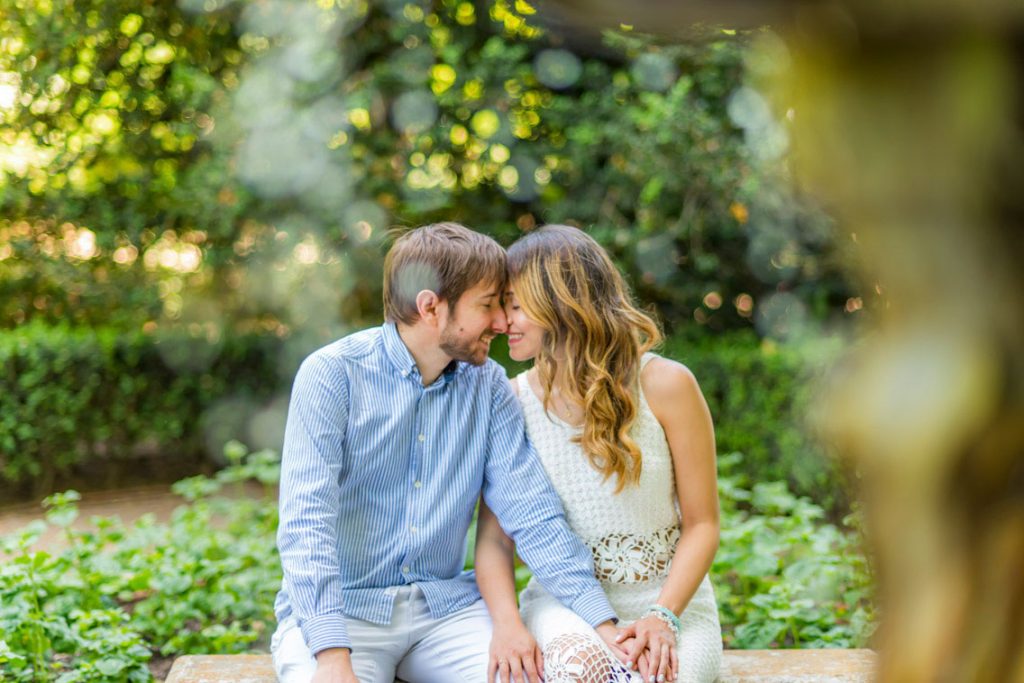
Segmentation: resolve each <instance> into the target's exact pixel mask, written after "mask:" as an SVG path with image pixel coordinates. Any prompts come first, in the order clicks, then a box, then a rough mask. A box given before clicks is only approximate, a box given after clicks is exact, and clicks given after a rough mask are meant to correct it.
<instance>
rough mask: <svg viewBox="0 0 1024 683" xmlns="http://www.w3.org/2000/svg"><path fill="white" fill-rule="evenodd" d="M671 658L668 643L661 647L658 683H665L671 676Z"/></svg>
mask: <svg viewBox="0 0 1024 683" xmlns="http://www.w3.org/2000/svg"><path fill="white" fill-rule="evenodd" d="M670 662H671V657H670V655H669V646H668V643H665V644H664V645H662V646H661V663H660V664H659V665H658V683H664V682H665V680H666V679H667V678H668V675H669V668H670V667H669V664H670Z"/></svg>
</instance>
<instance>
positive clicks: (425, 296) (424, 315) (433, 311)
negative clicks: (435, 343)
mask: <svg viewBox="0 0 1024 683" xmlns="http://www.w3.org/2000/svg"><path fill="white" fill-rule="evenodd" d="M440 306H441V300H440V299H439V298H438V296H437V294H436V293H435V292H432V291H430V290H429V289H422V290H420V292H419V294H417V295H416V313H417V314H418V315H419V319H420V320H423V321H425V322H428V323H430V324H432V325H436V324H437V319H438V308H439V307H440Z"/></svg>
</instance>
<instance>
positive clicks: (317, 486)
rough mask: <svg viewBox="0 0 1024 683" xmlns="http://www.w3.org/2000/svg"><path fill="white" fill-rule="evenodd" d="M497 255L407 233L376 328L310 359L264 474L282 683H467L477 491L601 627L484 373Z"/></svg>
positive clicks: (603, 607) (465, 233)
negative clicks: (470, 553) (277, 571)
mask: <svg viewBox="0 0 1024 683" xmlns="http://www.w3.org/2000/svg"><path fill="white" fill-rule="evenodd" d="M504 280H505V252H504V250H503V249H502V248H501V247H500V246H499V245H498V244H497V243H496V242H494V240H492V239H490V238H488V237H485V236H484V235H480V234H479V233H476V232H473V231H471V230H469V229H467V228H465V227H463V226H461V225H457V224H454V223H442V224H436V225H428V226H425V227H421V228H418V229H416V230H413V231H411V232H409V233H406V234H405V235H403V236H402V237H401V238H399V239H398V240H397V241H396V242H395V244H394V246H393V247H392V248H391V250H390V251H389V253H388V255H387V258H386V259H385V263H384V309H385V318H386V320H387V322H385V324H384V325H383V326H382V327H379V328H374V329H370V330H364V331H362V332H358V333H356V334H353V335H350V336H348V337H345V338H343V339H341V340H339V341H336V342H334V343H333V344H330V345H328V346H326V347H324V348H322V349H320V350H318V351H316V352H314V353H313V354H312V355H310V356H309V357H308V358H307V359H306V360H305V361H304V362H303V364H302V366H301V367H300V369H299V372H298V374H297V375H296V378H295V384H294V387H293V390H292V398H291V405H290V408H289V413H288V424H287V428H286V431H285V443H284V451H283V460H282V472H281V497H280V506H281V522H280V527H279V531H278V548H279V549H280V554H281V564H282V566H283V568H284V580H283V582H282V588H281V591H280V593H279V594H278V597H277V602H276V605H275V612H276V614H277V618H278V621H279V625H278V629H277V632H276V633H275V634H274V638H273V641H272V643H271V649H272V651H273V654H274V666H275V669H276V671H277V674H278V677H279V678H280V679H281V680H282V681H286V682H287V683H292V682H293V681H302V682H303V683H306V682H307V681H310V680H314V681H316V682H317V683H320V682H321V681H324V682H326V681H331V682H334V681H340V682H344V683H350V682H352V681H359V682H360V683H392V681H393V680H394V678H395V676H396V674H397V675H398V676H399V677H400V678H402V679H404V680H408V681H411V682H412V683H421V682H424V683H434V682H436V683H460V682H462V683H482V682H483V681H484V680H486V677H487V664H488V647H489V643H490V636H491V621H490V618H489V616H488V614H487V609H486V607H485V606H484V604H483V601H482V600H481V599H480V595H479V592H478V591H477V588H476V584H475V581H474V579H473V576H472V575H471V574H469V573H465V572H463V571H462V567H463V565H464V561H465V543H466V532H467V530H468V527H469V524H470V521H471V519H472V516H473V509H474V506H475V504H476V501H477V498H478V497H479V495H480V491H481V489H482V490H483V496H484V499H485V500H486V501H487V503H488V505H489V506H490V508H491V510H493V511H494V512H495V514H496V515H497V517H498V520H499V521H500V523H501V526H502V528H503V529H504V530H505V531H506V532H507V533H509V535H511V536H512V537H513V539H514V541H515V543H516V548H517V549H518V551H519V554H520V556H521V557H522V558H523V559H524V560H525V561H526V563H527V564H528V565H529V566H530V567H531V569H532V570H533V571H534V573H535V574H536V575H537V576H538V578H539V579H540V580H541V581H542V583H543V584H544V585H545V587H546V588H548V590H549V591H550V592H551V593H552V594H554V595H555V596H557V597H558V598H559V599H560V600H562V601H563V602H564V603H565V604H566V605H567V606H568V607H570V608H571V609H573V610H574V611H575V612H577V613H578V614H579V615H580V616H581V617H583V618H584V619H586V620H587V621H588V622H589V623H590V624H592V625H594V626H597V625H598V624H601V623H604V622H606V621H608V620H613V619H614V616H615V615H614V611H613V610H612V608H611V606H610V605H609V603H608V601H607V599H606V598H605V596H604V592H603V591H602V590H601V587H600V585H599V584H598V583H597V581H596V580H595V579H594V577H593V571H592V560H591V555H590V552H589V551H588V550H587V548H586V547H585V546H584V545H583V544H582V543H581V542H580V541H579V540H578V539H577V538H576V537H575V536H574V535H573V534H572V532H571V531H570V530H569V528H568V526H567V525H566V523H565V519H564V515H563V512H562V508H561V505H560V503H559V501H558V498H557V496H556V494H555V493H554V491H553V490H552V488H551V485H550V483H549V482H548V480H547V478H546V475H545V474H544V470H543V468H542V466H541V465H540V462H539V461H538V460H537V457H536V454H535V453H534V451H533V449H532V447H531V446H530V445H529V443H528V441H527V440H526V436H525V431H524V424H523V418H522V415H521V413H520V411H519V407H518V404H517V402H516V400H515V397H514V396H513V394H512V390H511V388H510V386H509V383H508V381H507V380H506V378H505V374H504V372H503V371H502V369H501V367H500V366H499V365H498V364H497V363H495V362H494V361H491V360H489V359H488V357H487V352H488V350H489V348H490V342H491V340H492V339H493V338H494V337H495V335H497V334H500V333H502V332H503V331H504V330H505V325H506V321H505V316H504V313H503V311H502V307H501V301H500V293H501V291H502V285H503V283H504Z"/></svg>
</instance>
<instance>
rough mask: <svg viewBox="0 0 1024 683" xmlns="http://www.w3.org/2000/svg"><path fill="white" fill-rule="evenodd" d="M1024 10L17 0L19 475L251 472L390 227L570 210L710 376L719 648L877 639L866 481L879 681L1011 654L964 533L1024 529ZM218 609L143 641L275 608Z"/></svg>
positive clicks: (1009, 536)
mask: <svg viewBox="0 0 1024 683" xmlns="http://www.w3.org/2000/svg"><path fill="white" fill-rule="evenodd" d="M1020 21H1021V11H1020V7H1015V6H1014V5H1013V3H1002V2H993V3H983V4H982V5H979V6H977V7H975V6H974V5H972V4H967V3H958V2H948V3H940V4H939V5H937V6H935V7H934V8H932V7H929V8H928V10H927V11H925V10H924V9H923V8H919V7H917V5H915V4H911V5H907V6H906V7H903V6H901V7H899V8H896V7H893V8H888V7H886V6H882V4H879V3H873V2H868V1H866V0H865V1H864V2H854V1H850V2H846V3H832V4H827V5H826V4H822V5H816V6H814V7H809V6H807V7H804V6H800V7H798V6H797V5H796V4H791V3H786V2H778V3H763V4H748V3H743V2H735V3H727V4H726V5H723V6H722V7H717V6H711V5H707V6H705V5H702V4H692V5H691V4H687V3H644V2H639V3H636V4H635V6H631V5H629V4H628V3H621V4H620V3H605V2H588V1H586V0H579V1H563V2H551V3H546V4H531V3H528V2H525V1H524V0H514V1H509V0H475V1H468V0H466V1H459V0H436V1H435V2H407V1H406V0H397V1H396V0H373V1H369V0H363V1H352V2H349V1H347V0H336V1H329V0H319V1H318V2H305V1H298V0H257V1H253V2H232V1H227V0H203V1H200V0H181V1H180V2H177V3H175V2H170V1H164V2H157V3H138V2H129V1H127V0H123V1H116V2H100V1H98V0H93V1H92V2H76V3H70V2H52V1H41V0H31V1H30V0H7V2H6V4H5V6H4V7H3V10H2V11H0V206H2V211H0V372H2V375H0V492H2V495H3V497H4V501H5V502H15V501H28V500H35V499H38V498H39V497H41V496H43V495H46V494H49V493H52V492H53V491H56V490H61V489H65V488H68V487H72V486H74V487H76V488H79V489H86V490H89V489H99V488H109V487H117V486H125V485H129V484H133V483H137V482H139V481H162V482H170V481H172V480H174V479H177V478H179V477H182V476H186V475H191V474H196V473H200V472H202V473H206V474H210V473H211V472H213V471H214V470H215V469H216V468H220V467H223V466H224V465H228V464H231V467H229V468H228V469H227V470H222V474H223V473H224V472H236V470H234V469H232V467H237V466H238V462H239V459H241V458H242V455H239V454H240V453H244V452H246V451H247V450H251V451H260V450H261V449H269V451H277V450H278V449H279V448H280V445H281V438H282V429H283V424H284V419H285V411H286V407H287V396H288V391H289V386H290V381H291V378H292V377H293V375H294V371H295V369H296V367H297V365H298V363H299V362H300V360H301V359H302V358H303V357H304V356H305V355H306V354H307V353H309V352H310V351H311V350H312V349H314V348H317V347H318V346H321V345H323V344H325V343H327V342H329V341H331V340H333V339H335V338H337V337H339V336H341V335H344V334H346V333H348V332H351V331H354V330H357V329H360V328H363V327H366V326H370V325H375V324H379V322H380V320H381V267H382V262H383V254H384V253H385V251H386V248H387V244H388V240H389V238H390V236H391V235H393V233H394V229H396V228H399V229H400V228H404V227H411V226H416V225H420V224H423V223H427V222H432V221H437V220H455V221H460V222H463V223H465V224H466V225H468V226H470V227H472V228H474V229H477V230H480V231H482V232H485V233H488V234H490V235H492V236H494V237H495V239H497V240H498V241H499V242H501V243H502V244H505V245H508V244H510V243H511V242H512V241H514V240H515V239H516V237H518V236H519V235H522V234H524V233H526V232H528V231H530V230H532V229H534V228H535V227H537V226H539V225H542V224H544V223H555V222H564V223H570V224H573V225H578V226H580V227H581V228H583V229H584V230H586V231H587V232H589V233H590V234H591V235H593V236H594V237H595V238H596V239H597V240H598V241H599V242H600V243H601V244H602V245H603V246H604V247H605V248H606V249H607V250H608V251H609V253H610V254H611V255H612V257H613V258H614V260H615V262H616V263H617V265H618V266H619V267H620V269H621V270H622V271H623V273H624V274H625V275H626V276H627V279H628V280H629V282H630V283H631V285H632V287H633V289H634V291H635V293H636V294H637V297H638V299H639V300H640V301H641V302H642V303H643V304H644V305H645V306H647V307H649V308H651V309H652V310H653V311H654V312H655V313H656V314H657V317H658V319H659V320H660V321H661V323H662V325H663V326H664V328H665V330H666V333H667V342H666V345H665V347H664V349H663V352H664V353H665V354H666V355H669V356H671V357H673V358H676V359H678V360H680V361H682V362H684V363H686V364H687V365H689V366H690V367H691V368H692V369H693V370H694V372H695V373H696V375H697V378H698V380H699V381H700V382H701V385H702V387H703V390H704V392H705V394H706V395H707V397H708V400H709V403H710V405H711V408H712V412H713V414H714V416H715V420H716V427H717V437H718V445H719V453H720V477H721V480H722V498H723V510H724V513H725V517H724V519H725V520H726V522H727V524H726V525H724V526H723V543H722V551H721V552H720V553H719V558H718V560H716V568H715V572H716V578H717V579H718V581H719V582H718V584H717V585H718V586H719V596H720V604H722V605H723V625H724V627H725V633H726V640H727V642H726V644H727V646H730V647H769V646H770V647H778V646H786V647H791V646H805V645H808V644H810V645H812V646H815V647H820V646H829V645H831V646H836V645H838V646H845V647H849V646H864V645H866V644H868V642H869V640H868V639H869V637H870V635H871V633H872V631H873V630H874V621H875V619H874V612H873V607H872V601H871V598H870V585H871V584H872V580H873V576H872V574H871V572H870V571H869V567H868V565H867V564H866V563H865V554H864V553H863V551H862V547H861V541H860V539H861V536H860V533H861V521H862V514H864V516H865V517H866V519H867V522H868V527H869V531H870V528H871V527H872V526H873V527H874V529H875V534H873V535H871V534H869V539H870V540H871V542H872V545H873V547H874V548H875V550H876V553H877V554H876V560H877V571H878V574H877V577H878V578H879V579H880V584H881V589H882V590H881V602H882V603H883V604H885V605H888V610H887V611H886V613H887V614H888V615H889V622H888V623H889V624H890V627H889V629H888V631H886V630H885V629H884V628H883V630H882V632H881V634H882V638H881V639H880V640H878V641H876V642H875V644H876V646H877V645H879V644H884V643H889V644H890V647H889V649H886V648H884V647H881V651H882V653H883V656H884V657H883V671H884V672H887V676H888V677H889V679H890V680H936V675H938V674H936V672H947V673H946V675H948V676H949V677H948V680H994V681H1003V680H1018V679H1020V678H1021V677H1024V663H1022V662H1024V658H1021V656H1020V655H1019V654H1018V655H1016V656H1010V655H1008V654H1007V653H1008V652H1010V651H1012V649H1013V646H1014V644H1017V645H1019V644H1020V638H1021V635H1020V634H1021V633H1024V628H1016V627H1015V626H1014V625H1016V626H1021V624H1020V622H1021V620H1022V619H1024V616H1022V615H1024V609H1020V605H1022V604H1024V594H1022V593H1021V589H1020V586H1019V585H1017V584H1019V581H1017V582H1016V584H1015V583H1014V581H1013V580H1011V579H1007V578H1006V576H1012V572H1011V574H1008V575H1006V576H1004V575H1003V574H999V575H998V576H997V575H994V574H990V573H986V571H987V570H985V569H984V568H981V567H979V566H978V562H980V563H981V564H982V565H984V566H986V567H988V566H993V567H994V566H996V565H998V566H1004V567H1011V568H1021V567H1024V548H1022V543H1024V541H1021V539H1024V532H1021V533H1019V534H1018V533H1017V532H1018V531H1021V530H1024V522H1022V521H1021V520H1024V514H1022V513H1021V507H1022V506H1021V503H1020V500H1021V493H1020V492H1021V490H1022V488H1021V468H1020V462H1021V458H1020V453H1021V443H1022V437H1021V428H1020V426H1019V425H1020V424H1022V422H1021V421H1020V420H1019V419H1018V418H1019V416H1020V414H1021V413H1020V405H1021V397H1020V386H1021V384H1022V383H1021V382H1020V381H1019V380H1020V377H1021V365H1020V362H1019V360H1013V358H1014V357H1015V355H1019V354H1016V350H1017V349H1019V342H1020V341H1021V332H1022V325H1021V320H1020V312H1021V310H1024V307H1021V306H1020V302H1019V298H1020V297H1019V294H1018V292H1019V289H1020V288H1019V285H1020V284H1021V283H1020V275H1019V272H1020V268H1019V264H1020V261H1021V258H1020V257H1021V256H1022V255H1021V253H1020V251H1019V244H1020V243H1021V242H1020V241H1019V240H1017V239H1013V238H1012V235H1014V234H1016V233H1017V232H1019V223H1020V217H1021V215H1022V214H1021V211H1020V201H1019V197H1020V196H1024V195H1022V194H1021V193H1020V192H1019V190H1020V181H1021V178H1022V177H1024V175H1022V174H1021V172H1020V169H1021V162H1020V159H1021V158H1024V135H1022V134H1021V128H1022V126H1021V121H1022V116H1021V109H1022V107H1021V95H1020V92H1021V90H1020V86H1021V80H1022V79H1021V72H1020V69H1021V67H1020V64H1021V63H1024V60H1021V59H1020V56H1021V55H1020V47H1019V46H1020V44H1022V43H1021V41H1020ZM1015 198H1016V199H1015ZM1003 294H1005V295H1006V301H1005V302H1003V298H1002V297H1003ZM494 351H495V356H496V357H497V358H498V359H499V360H500V361H502V362H505V363H506V365H507V366H508V367H509V369H510V371H511V370H514V369H515V366H514V364H511V363H507V358H506V357H505V350H504V344H503V343H502V342H501V341H500V340H499V341H498V342H496V343H495V349H494ZM1014 416H1016V418H1014ZM1015 425H1016V426H1015ZM228 443H230V444H234V445H233V446H230V447H229V448H228V450H227V451H225V444H228ZM232 449H234V450H232ZM239 449H241V450H239ZM226 453H235V456H232V457H229V455H226ZM261 457H263V456H261ZM267 457H269V456H267ZM261 462H262V461H261ZM252 467H255V465H253V466H252ZM252 471H255V470H247V472H249V474H252ZM260 471H262V470H260ZM219 476H220V475H219ZM223 476H236V475H234V474H231V475H223ZM237 476H242V475H237ZM245 476H249V475H245ZM261 476H263V475H261ZM261 480H265V481H270V480H272V476H271V475H266V476H264V478H263V479H261ZM191 486H192V489H189V490H191V491H193V493H195V492H196V491H200V490H205V489H203V487H202V486H201V485H199V484H194V483H193V484H192V485H191ZM197 495H198V494H197ZM858 497H859V498H860V499H861V501H863V503H864V507H863V509H862V508H861V506H860V505H859V504H858V502H857V498H858ZM61 501H62V502H61V503H60V504H61V505H70V504H72V503H73V501H70V500H64V499H61ZM985 501H990V502H991V504H986V503H985ZM901 522H903V524H901ZM268 524H270V525H271V526H272V521H269V522H268ZM800 539H803V540H800ZM806 556H813V557H816V558H817V559H816V560H815V561H812V560H811V559H808V557H806ZM972 558H974V559H972ZM977 558H984V562H981V561H980V560H977ZM263 559H264V560H266V558H263ZM947 560H948V562H947ZM266 562H271V563H272V558H271V560H267V561H266ZM266 562H264V563H266ZM938 565H942V566H944V567H946V569H945V570H944V571H942V572H932V571H931V568H933V567H935V566H938ZM273 578H274V577H271V579H273ZM923 578H925V579H928V580H922V579H923ZM269 583H270V584H272V583H273V581H272V580H271V581H270V582H269ZM1015 585H1016V588H1014V586H1015ZM997 588H998V589H999V590H996V589H997ZM986 591H988V592H986ZM999 591H1002V592H999ZM121 604H122V606H123V605H124V604H125V603H124V602H123V601H122V603H121ZM131 604H134V603H131ZM972 605H977V606H978V607H977V612H976V614H975V612H972ZM260 609H261V608H260V607H259V605H255V606H253V607H252V610H253V611H252V614H257V615H258V614H262V612H260V611H259V610H260ZM252 614H250V618H251V617H252ZM945 615H953V616H952V617H950V618H948V619H947V618H945ZM980 615H984V616H985V619H987V620H988V622H989V623H990V624H996V625H1000V626H1002V627H1004V628H1001V629H999V630H998V635H996V631H989V630H979V631H977V633H978V635H974V636H968V635H966V634H969V633H975V631H974V629H973V626H974V625H976V623H977V621H976V620H977V619H980V618H981V617H980ZM196 618H198V617H196ZM206 618H207V617H203V619H206ZM211 619H212V622H211V623H217V624H220V625H223V624H225V623H229V619H228V617H225V616H223V615H221V616H219V617H217V618H212V617H211ZM4 623H7V622H4V621H3V620H2V617H0V624H4ZM10 623H15V622H10ZM18 623H20V622H18ZM203 623H206V622H203ZM230 623H232V624H234V623H235V622H230ZM884 623H885V622H883V624H884ZM11 628H14V626H11ZM19 628H20V627H19ZM140 628H141V627H140ZM230 628H232V629H234V628H236V627H235V626H234V625H233V626H231V627H230ZM992 628H995V627H994V626H993V627H992ZM237 629H240V630H238V631H237V632H236V631H230V629H229V631H230V632H231V633H235V635H236V636H237V638H236V639H235V640H232V639H231V638H228V639H227V640H224V636H223V634H220V635H218V636H217V638H213V637H212V636H211V637H209V638H206V639H205V640H204V639H203V638H200V637H199V634H201V633H205V631H204V630H199V629H194V630H193V631H194V632H191V635H190V636H189V638H191V639H189V638H186V639H185V640H184V641H182V642H187V643H190V644H189V645H187V646H186V645H181V647H180V649H177V650H176V649H174V648H171V649H170V650H168V651H162V655H163V656H167V657H170V656H171V655H172V654H173V653H175V652H186V651H197V652H202V651H239V650H241V649H244V648H245V647H247V646H249V644H251V643H253V642H258V641H259V639H260V638H261V637H264V635H265V630H262V629H261V628H251V629H250V628H249V627H248V626H238V627H237ZM246 629H249V630H246ZM17 632H18V633H21V631H17ZM238 633H244V637H243V636H242V635H238ZM986 634H988V635H986ZM25 637H27V636H25ZM33 637H35V636H33ZM211 638H213V640H211ZM8 640H11V642H14V640H12V637H11V636H8ZM211 642H215V643H216V645H215V646H214V645H210V643H211ZM204 643H205V645H204ZM4 644H5V637H4V635H3V634H2V633H0V663H2V662H4V661H8V662H12V661H16V660H14V659H13V658H11V657H14V655H9V654H5V650H4ZM8 646H9V643H8ZM168 647H169V646H168ZM175 647H177V646H175ZM204 647H206V648H207V649H203V648H204ZM211 647H212V648H213V649H212V650H211V649H209V648H211ZM165 650H166V648H165ZM12 651H14V652H16V651H17V650H16V648H15V650H12ZM1017 651H1018V652H1020V651H1021V650H1020V649H1019V648H1018V650H1017ZM4 657H9V659H7V660H5V659H4ZM139 657H141V655H139ZM57 661H58V662H59V661H62V660H59V658H58V660H57ZM133 661H134V660H133ZM139 661H142V660H141V659H140V660H139ZM125 666H127V665H125ZM24 670H27V669H24ZM22 671H23V670H22ZM156 671H157V670H156V669H154V672H156ZM950 671H952V672H955V673H953V674H949V673H948V672H950ZM1014 672H1016V674H1014ZM1017 674H1019V675H1017ZM1014 675H1017V678H1014Z"/></svg>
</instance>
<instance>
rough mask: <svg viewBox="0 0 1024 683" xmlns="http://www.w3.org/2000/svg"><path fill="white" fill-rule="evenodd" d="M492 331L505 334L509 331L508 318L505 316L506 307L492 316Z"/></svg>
mask: <svg viewBox="0 0 1024 683" xmlns="http://www.w3.org/2000/svg"><path fill="white" fill-rule="evenodd" d="M491 331H492V332H494V333H495V334H505V332H507V331H508V318H506V317H505V311H504V309H501V308H499V309H498V310H497V311H496V312H495V313H494V317H493V318H491Z"/></svg>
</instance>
